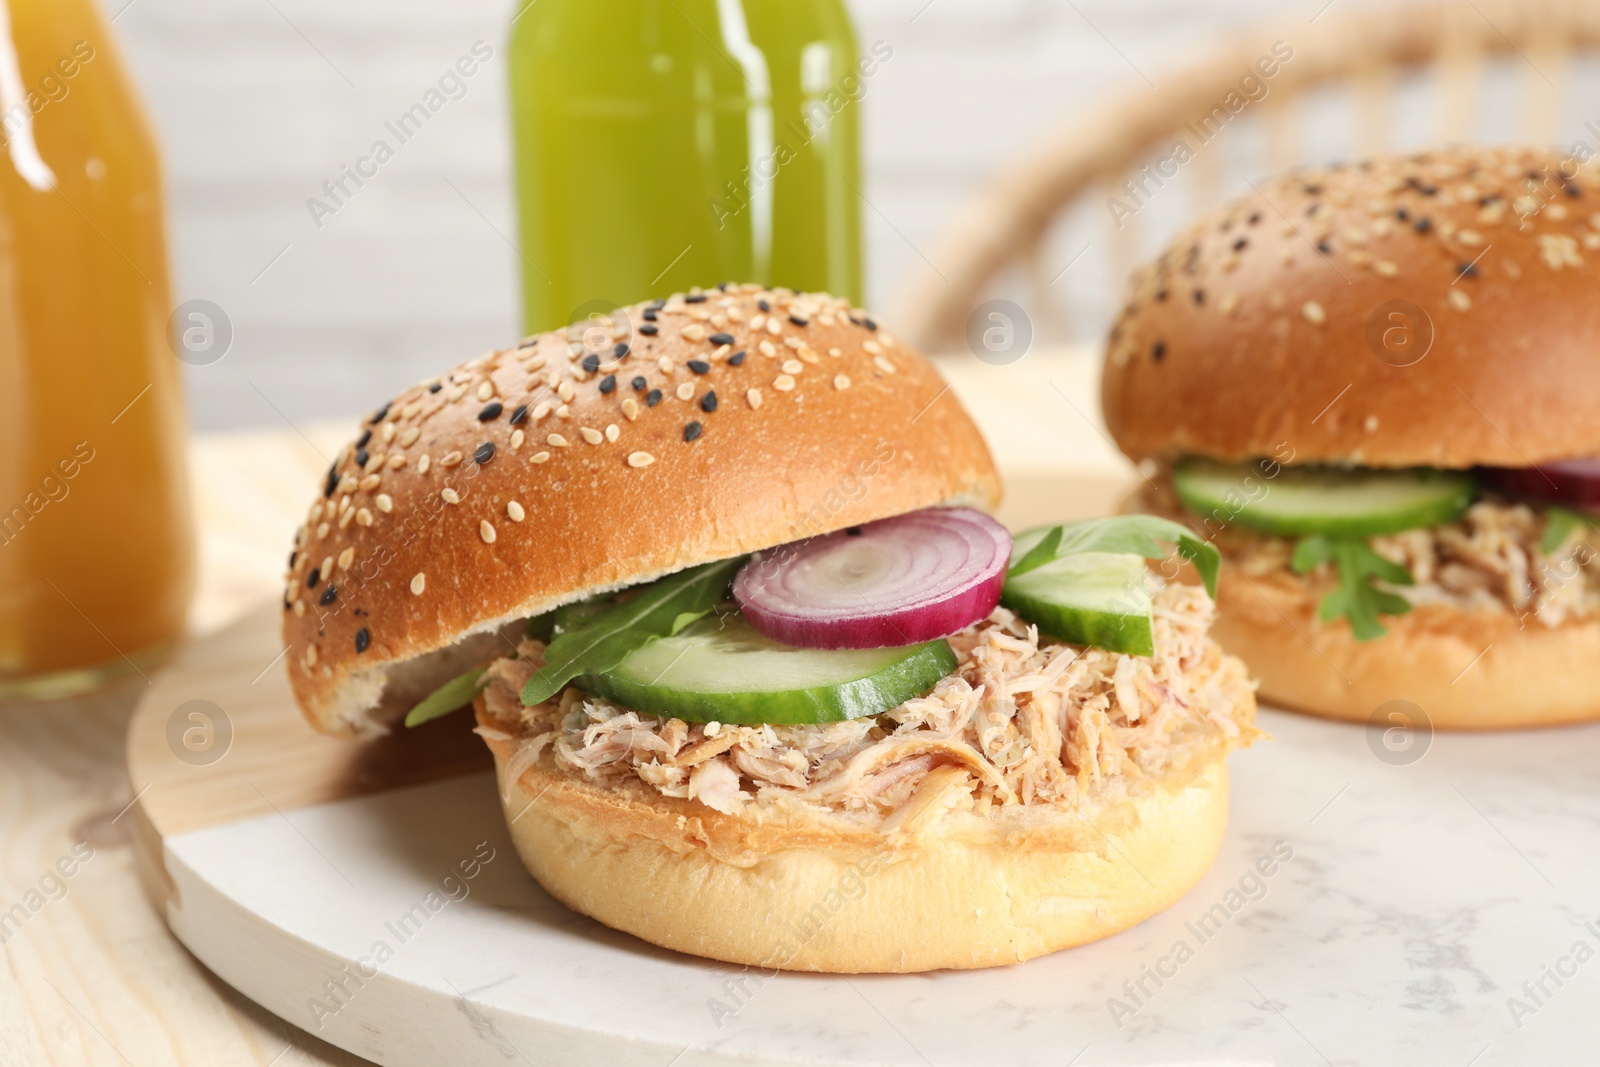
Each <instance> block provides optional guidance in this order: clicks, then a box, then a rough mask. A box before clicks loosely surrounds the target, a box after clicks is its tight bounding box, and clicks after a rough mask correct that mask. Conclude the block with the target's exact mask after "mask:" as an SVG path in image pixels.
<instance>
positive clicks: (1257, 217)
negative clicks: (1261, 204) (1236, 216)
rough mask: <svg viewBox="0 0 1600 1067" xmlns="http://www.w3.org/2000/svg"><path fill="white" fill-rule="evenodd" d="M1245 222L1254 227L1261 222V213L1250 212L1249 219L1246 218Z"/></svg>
mask: <svg viewBox="0 0 1600 1067" xmlns="http://www.w3.org/2000/svg"><path fill="white" fill-rule="evenodd" d="M1245 221H1246V222H1248V223H1249V224H1250V225H1252V226H1254V225H1255V224H1256V223H1258V222H1260V221H1261V212H1259V211H1252V212H1250V215H1249V217H1248V218H1246V219H1245Z"/></svg>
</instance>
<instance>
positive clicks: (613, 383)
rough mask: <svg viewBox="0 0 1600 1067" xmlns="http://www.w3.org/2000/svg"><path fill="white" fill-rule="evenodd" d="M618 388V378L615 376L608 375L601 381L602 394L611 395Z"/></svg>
mask: <svg viewBox="0 0 1600 1067" xmlns="http://www.w3.org/2000/svg"><path fill="white" fill-rule="evenodd" d="M616 387H617V376H616V375H615V374H608V375H606V376H605V377H604V378H601V379H600V391H601V392H602V393H609V392H611V391H612V390H613V389H615V388H616Z"/></svg>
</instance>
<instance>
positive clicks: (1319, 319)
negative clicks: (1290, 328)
mask: <svg viewBox="0 0 1600 1067" xmlns="http://www.w3.org/2000/svg"><path fill="white" fill-rule="evenodd" d="M1300 314H1301V315H1303V316H1305V320H1306V321H1307V322H1309V323H1310V324H1311V325H1313V326H1321V325H1322V324H1323V323H1324V322H1327V321H1328V313H1327V312H1326V311H1323V310H1322V305H1321V304H1319V303H1317V302H1316V301H1315V300H1307V301H1306V302H1305V303H1304V304H1301V305H1300Z"/></svg>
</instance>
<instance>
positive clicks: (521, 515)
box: [506, 500, 528, 522]
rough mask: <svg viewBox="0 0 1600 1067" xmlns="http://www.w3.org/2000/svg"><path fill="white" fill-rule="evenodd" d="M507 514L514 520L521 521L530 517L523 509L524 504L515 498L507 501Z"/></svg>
mask: <svg viewBox="0 0 1600 1067" xmlns="http://www.w3.org/2000/svg"><path fill="white" fill-rule="evenodd" d="M506 515H508V516H509V517H510V519H511V521H512V522H521V521H522V520H523V519H525V518H527V517H528V513H527V512H526V511H523V510H522V505H521V504H519V503H517V502H516V501H515V500H512V501H508V502H507V503H506Z"/></svg>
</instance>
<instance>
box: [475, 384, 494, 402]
mask: <svg viewBox="0 0 1600 1067" xmlns="http://www.w3.org/2000/svg"><path fill="white" fill-rule="evenodd" d="M491 396H494V383H493V382H484V383H483V384H481V385H479V386H478V399H479V400H488V399H489V398H490V397H491Z"/></svg>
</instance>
